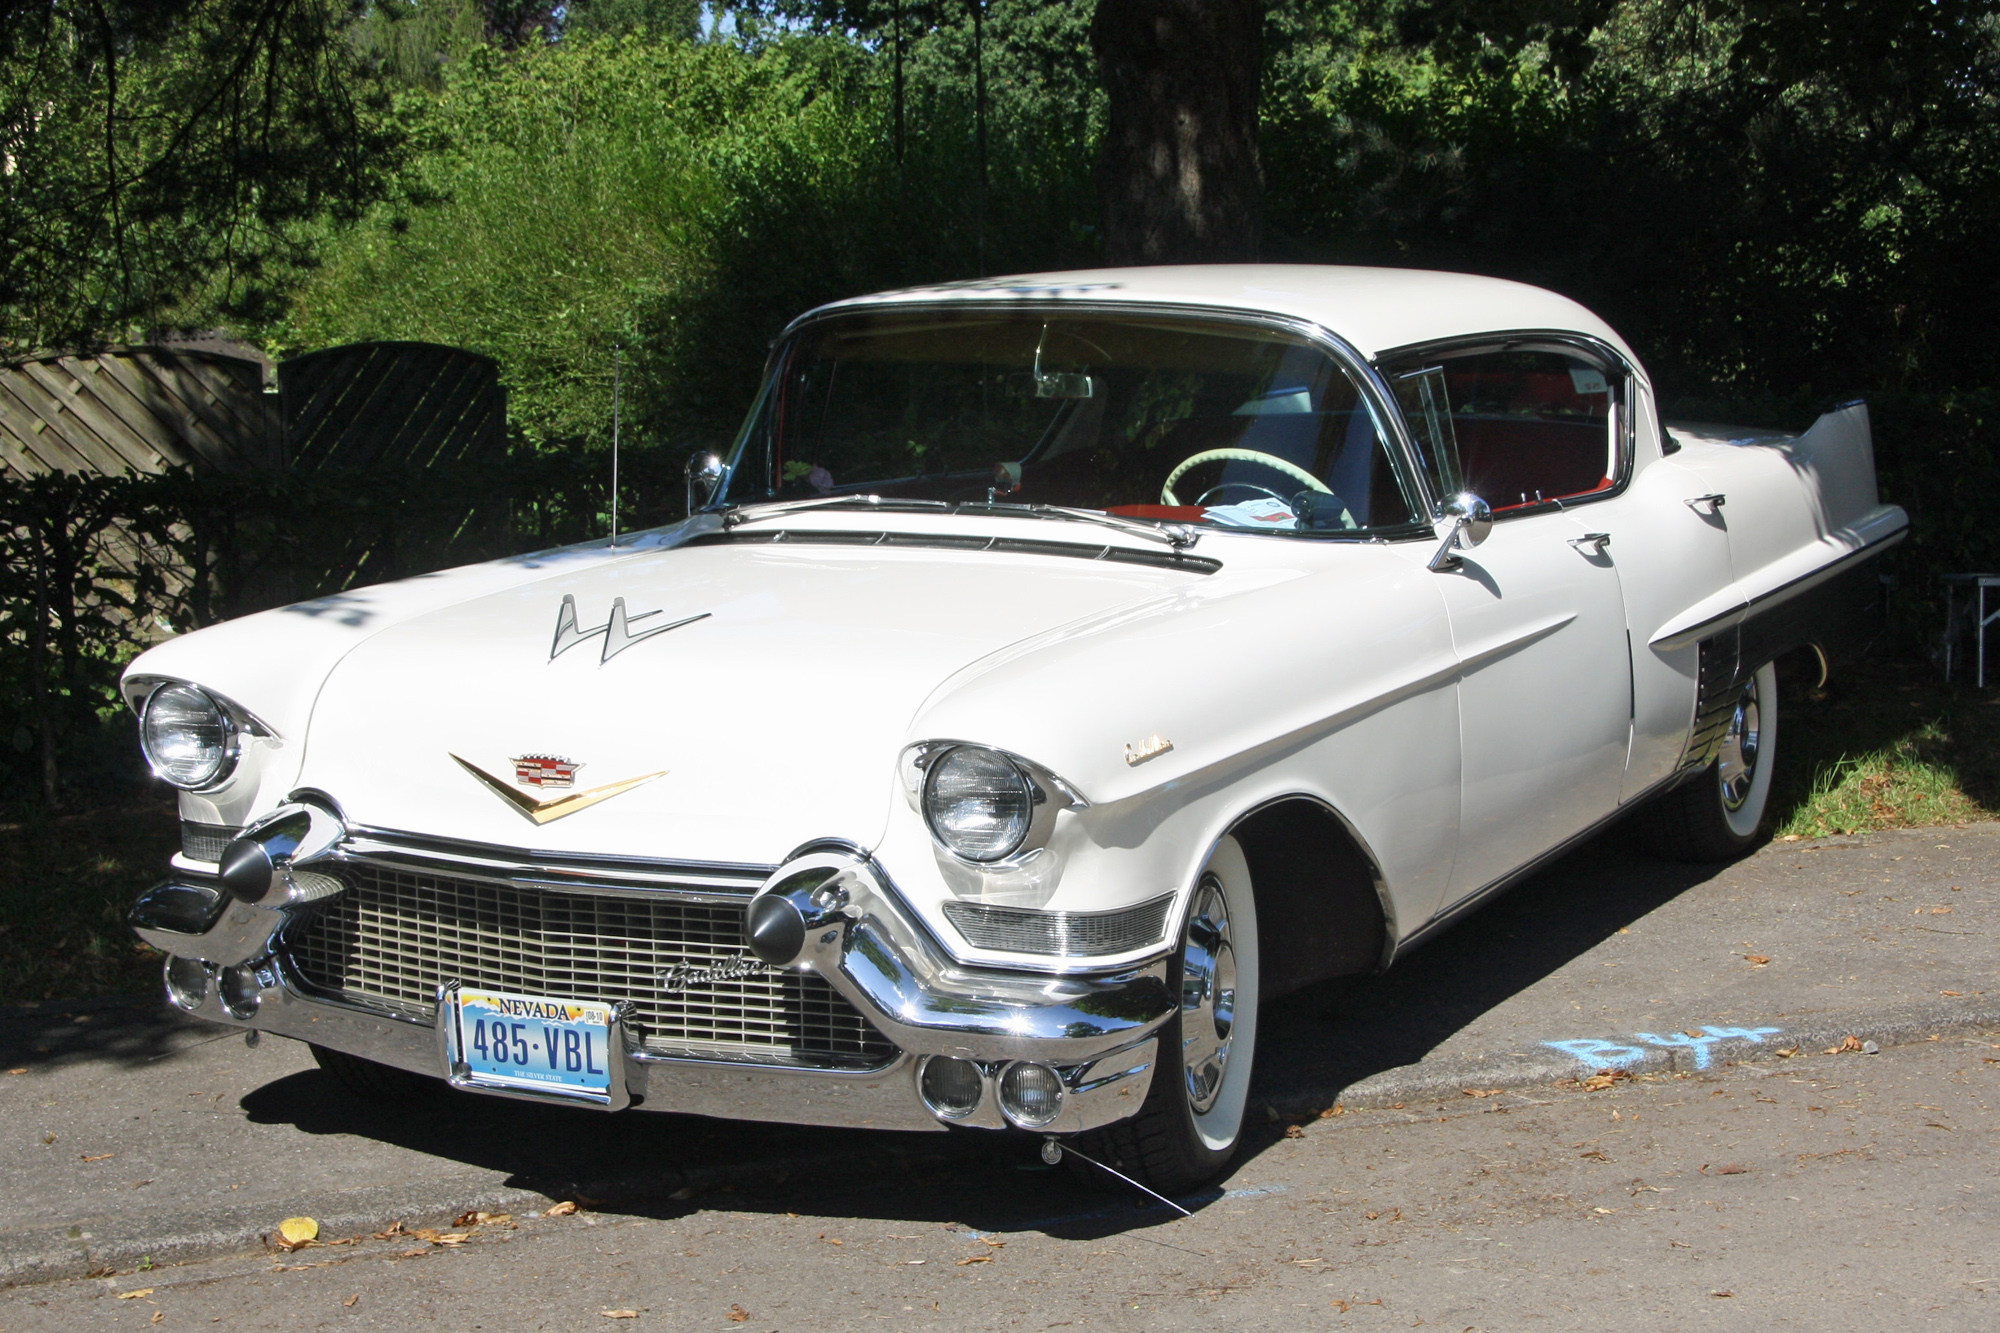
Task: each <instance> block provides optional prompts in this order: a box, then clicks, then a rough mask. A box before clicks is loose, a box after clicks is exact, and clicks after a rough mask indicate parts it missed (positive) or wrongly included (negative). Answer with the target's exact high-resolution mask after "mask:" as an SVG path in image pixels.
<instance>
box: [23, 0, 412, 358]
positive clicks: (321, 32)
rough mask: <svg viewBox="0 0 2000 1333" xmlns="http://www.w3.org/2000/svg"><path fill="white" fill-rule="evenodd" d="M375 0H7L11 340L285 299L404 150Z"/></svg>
mask: <svg viewBox="0 0 2000 1333" xmlns="http://www.w3.org/2000/svg"><path fill="white" fill-rule="evenodd" d="M360 3H361V0H0V236H4V237H6V244H5V246H4V247H0V354H4V353H6V352H8V351H10V350H12V351H17V352H18V351H24V350H33V349H36V348H42V347H48V346H53V345H59V344H64V343H79V342H87V341H91V340H96V339H103V338H107V337H117V336H120V335H123V334H127V333H128V332H129V331H131V330H134V329H137V328H142V327H143V326H144V325H145V324H147V323H151V322H155V321H175V322H179V321H180V320H182V319H187V318H193V319H202V318H203V317H207V318H212V317H213V315H214V314H215V313H216V312H218V311H220V312H233V313H240V314H255V313H256V312H258V311H260V310H263V309H268V308H269V307H270V306H271V305H272V304H273V303H274V299H275V297H276V295H277V294H278V293H279V292H280V291H281V289H282V287H283V286H284V283H285V280H286V277H287V270H288V269H289V268H290V267H292V266H295V265H297V264H299V263H300V262H302V261H303V260H304V259H305V258H306V257H307V249H306V244H305V239H306V238H304V237H303V236H302V235H301V234H300V231H299V228H300V227H301V225H302V224H305V223H308V222H311V221H313V220H316V219H320V218H324V217H334V218H352V217H354V216H357V215H358V214H359V212H360V211H361V209H362V208H363V207H364V206H365V205H366V204H368V203H369V202H371V201H372V200H374V199H376V198H378V197H380V196H381V195H382V193H383V192H384V189H385V186H386V184H387V182H388V180H389V179H390V177H391V175H392V174H393V172H394V171H395V169H396V167H397V164H398V160H399V156H398V154H399V148H400V138H399V136H398V135H397V134H396V132H395V131H394V129H393V127H392V126H391V125H390V123H389V122H388V120H387V117H386V115H385V114H384V113H385V112H386V110H387V103H386V99H385V98H384V97H383V96H381V94H380V92H379V90H378V89H377V88H376V86H375V85H374V84H373V83H372V82H371V81H370V80H369V79H368V78H367V77H366V76H365V75H364V73H363V72H362V71H361V70H360V69H359V68H358V66H357V57H356V54H355V52H354V50H353V49H352V47H351V46H350V45H349V43H348V41H347V39H346V27H347V25H348V24H349V23H350V22H351V21H352V20H353V18H354V17H355V16H356V15H357V13H358V12H359V6H360Z"/></svg>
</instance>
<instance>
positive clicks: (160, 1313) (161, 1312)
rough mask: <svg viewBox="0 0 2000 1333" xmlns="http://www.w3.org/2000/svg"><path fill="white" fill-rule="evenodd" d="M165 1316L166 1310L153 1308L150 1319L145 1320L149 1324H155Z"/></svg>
mask: <svg viewBox="0 0 2000 1333" xmlns="http://www.w3.org/2000/svg"><path fill="white" fill-rule="evenodd" d="M166 1317H167V1312H166V1311H165V1310H155V1311H153V1317H152V1318H151V1319H148V1320H147V1321H146V1322H147V1323H149V1324H157V1323H159V1322H160V1321H161V1320H162V1319H165V1318H166Z"/></svg>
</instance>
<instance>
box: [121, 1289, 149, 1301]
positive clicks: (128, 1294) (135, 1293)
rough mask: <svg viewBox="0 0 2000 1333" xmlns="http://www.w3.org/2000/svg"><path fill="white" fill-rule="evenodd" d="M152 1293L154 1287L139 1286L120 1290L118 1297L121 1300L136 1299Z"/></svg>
mask: <svg viewBox="0 0 2000 1333" xmlns="http://www.w3.org/2000/svg"><path fill="white" fill-rule="evenodd" d="M152 1294H153V1289H152V1288H151V1287H139V1288H136V1289H134V1290H132V1291H121V1292H119V1293H118V1299H119V1300H121V1301H136V1300H138V1299H139V1298H140V1297H141V1296H150V1295H152Z"/></svg>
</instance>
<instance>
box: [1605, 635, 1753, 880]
mask: <svg viewBox="0 0 2000 1333" xmlns="http://www.w3.org/2000/svg"><path fill="white" fill-rule="evenodd" d="M1777 741H1778V673H1777V669H1776V667H1775V666H1773V665H1772V664H1771V663H1768V662H1767V663H1765V664H1764V665H1763V666H1761V667H1759V668H1758V669H1757V673H1756V674H1755V675H1754V676H1752V677H1751V678H1750V679H1749V680H1748V681H1746V682H1745V683H1744V685H1743V687H1742V689H1741V691H1740V692H1739V693H1738V694H1737V696H1736V707H1735V711H1734V712H1733V713H1732V714H1731V716H1730V719H1729V730H1728V731H1727V732H1726V733H1724V735H1723V738H1722V748H1721V750H1720V751H1719V752H1718V753H1717V754H1716V757H1715V760H1714V762H1713V763H1711V764H1710V765H1709V766H1708V767H1707V768H1706V769H1705V770H1703V772H1702V774H1701V776H1700V777H1698V778H1696V779H1695V780H1694V781H1692V782H1689V783H1686V784H1685V785H1683V786H1680V787H1676V788H1675V789H1674V790H1672V791H1670V792H1668V793H1667V794H1666V795H1664V796H1662V797H1660V798H1659V799H1658V800H1656V801H1654V802H1653V803H1652V804H1651V805H1650V806H1648V807H1647V808H1646V810H1645V811H1644V812H1642V814H1641V815H1640V818H1639V820H1638V824H1637V827H1638V830H1639V833H1640V835H1641V837H1642V838H1643V839H1644V841H1645V843H1646V846H1647V848H1648V850H1650V851H1652V852H1654V853H1656V854H1658V855H1660V856H1664V857H1667V858H1669V859H1671V860H1676V861H1727V860H1729V859H1731V858H1732V857H1737V856H1741V855H1743V854H1744V853H1745V852H1747V851H1749V850H1750V849H1751V848H1752V847H1754V846H1756V845H1757V831H1758V826H1759V825H1761V824H1762V823H1763V822H1764V811H1765V809H1766V807H1767V806H1768V805H1769V804H1770V799H1771V765H1772V760H1773V759H1774V758H1775V757H1776V752H1777Z"/></svg>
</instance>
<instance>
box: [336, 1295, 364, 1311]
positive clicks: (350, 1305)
mask: <svg viewBox="0 0 2000 1333" xmlns="http://www.w3.org/2000/svg"><path fill="white" fill-rule="evenodd" d="M360 1299H361V1293H360V1292H358V1291H357V1292H355V1293H354V1294H353V1295H352V1296H349V1297H348V1298H347V1299H346V1300H344V1301H342V1302H341V1304H342V1305H344V1306H346V1307H347V1308H348V1309H350V1310H352V1309H353V1308H354V1303H355V1302H356V1301H358V1300H360Z"/></svg>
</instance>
